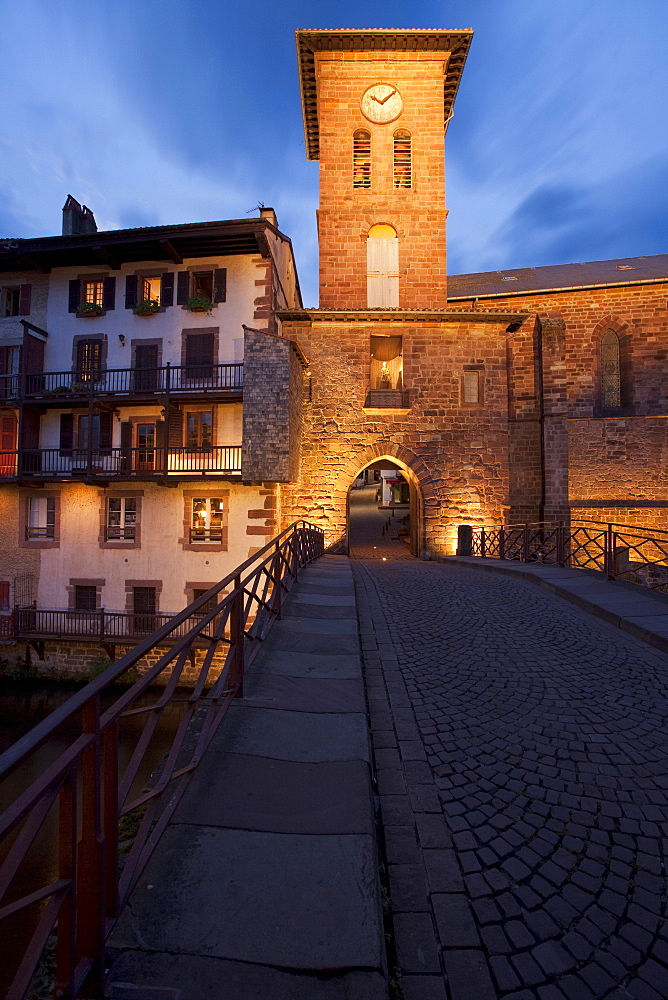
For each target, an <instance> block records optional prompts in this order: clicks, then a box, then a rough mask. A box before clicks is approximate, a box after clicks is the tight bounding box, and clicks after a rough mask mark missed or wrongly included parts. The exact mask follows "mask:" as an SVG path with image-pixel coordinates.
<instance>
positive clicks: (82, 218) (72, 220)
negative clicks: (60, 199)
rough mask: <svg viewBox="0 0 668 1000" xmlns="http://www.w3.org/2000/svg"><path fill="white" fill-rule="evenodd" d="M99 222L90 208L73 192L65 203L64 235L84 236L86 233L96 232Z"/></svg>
mask: <svg viewBox="0 0 668 1000" xmlns="http://www.w3.org/2000/svg"><path fill="white" fill-rule="evenodd" d="M96 232H97V224H96V222H95V216H94V215H93V213H92V212H91V210H90V208H86V206H85V205H84V206H83V208H82V207H81V205H80V204H79V202H78V201H77V200H76V198H73V197H72V195H71V194H68V196H67V201H66V202H65V204H64V205H63V236H83V235H84V234H85V233H96Z"/></svg>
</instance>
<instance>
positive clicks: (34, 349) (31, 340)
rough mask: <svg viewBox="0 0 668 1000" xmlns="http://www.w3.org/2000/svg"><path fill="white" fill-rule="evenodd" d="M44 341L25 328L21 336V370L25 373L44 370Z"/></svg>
mask: <svg viewBox="0 0 668 1000" xmlns="http://www.w3.org/2000/svg"><path fill="white" fill-rule="evenodd" d="M44 346H45V345H44V341H43V340H40V338H39V337H33V336H32V335H31V333H30V331H29V330H27V329H26V331H25V335H24V337H23V370H24V372H26V373H27V374H31V373H33V372H43V371H44ZM33 384H34V383H33Z"/></svg>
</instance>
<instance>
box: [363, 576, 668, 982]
mask: <svg viewBox="0 0 668 1000" xmlns="http://www.w3.org/2000/svg"><path fill="white" fill-rule="evenodd" d="M489 562H490V563H491V561H489ZM352 566H353V570H354V575H355V580H356V587H357V596H358V613H359V617H360V635H361V641H362V650H363V657H364V662H365V675H366V681H367V692H368V701H369V709H370V721H371V730H372V740H373V746H374V757H375V764H376V769H377V779H378V789H379V793H380V806H381V815H382V821H383V829H384V838H385V852H386V857H387V862H388V870H389V885H390V897H391V904H392V909H393V921H394V935H395V940H396V950H397V955H398V960H399V966H400V969H401V975H402V988H403V996H404V1000H498V998H503V1000H603V998H606V1000H666V998H668V925H667V923H666V888H667V886H666V867H665V866H666V861H667V855H668V759H667V754H666V736H667V735H668V656H667V655H666V653H665V652H663V649H662V648H656V647H660V646H661V642H662V641H663V636H664V634H666V633H665V631H664V630H665V626H664V623H665V621H666V618H665V607H666V605H665V603H664V602H662V601H661V600H660V599H657V598H654V597H652V596H651V595H649V594H647V593H645V592H643V591H641V590H640V588H638V589H637V590H629V589H628V588H626V587H623V586H621V585H618V584H614V583H606V582H604V581H601V580H600V579H596V578H592V577H589V576H588V575H587V574H582V573H580V572H579V571H574V572H573V571H568V570H559V569H556V568H547V567H534V568H533V569H531V568H530V567H517V564H515V566H514V567H513V565H512V564H511V565H508V564H506V565H505V566H499V565H498V564H496V565H495V566H494V565H488V566H487V567H486V570H487V571H483V567H481V566H480V562H479V561H478V560H475V561H474V560H469V561H464V563H463V564H462V561H461V560H460V561H458V562H457V561H455V560H452V561H450V562H449V563H447V564H444V563H434V562H432V563H425V562H419V561H417V560H412V561H406V560H397V561H392V560H389V559H388V560H387V561H385V562H383V561H378V560H377V559H357V560H353V562H352ZM508 571H510V572H508ZM527 571H529V573H530V574H531V575H530V576H526V575H525V574H526V573H527ZM514 574H519V575H514ZM536 582H538V583H539V584H540V585H539V586H536V585H535V584H536ZM591 612H593V614H592V613H591ZM595 616H598V617H595ZM603 619H607V620H603ZM619 626H621V627H619ZM623 629H624V630H623ZM632 633H634V634H632ZM639 635H642V636H643V637H644V638H645V639H647V640H648V641H649V642H650V643H652V645H648V644H646V643H645V642H642V641H640V640H639V639H638V638H637V637H636V636H639Z"/></svg>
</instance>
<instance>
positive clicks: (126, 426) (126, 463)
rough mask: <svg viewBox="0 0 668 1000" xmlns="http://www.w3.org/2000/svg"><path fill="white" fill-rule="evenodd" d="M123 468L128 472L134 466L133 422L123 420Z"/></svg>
mask: <svg viewBox="0 0 668 1000" xmlns="http://www.w3.org/2000/svg"><path fill="white" fill-rule="evenodd" d="M121 468H122V469H124V470H125V471H126V472H127V471H129V470H130V469H131V468H132V424H131V423H130V421H129V420H123V421H121Z"/></svg>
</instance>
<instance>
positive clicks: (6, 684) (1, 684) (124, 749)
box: [0, 678, 181, 996]
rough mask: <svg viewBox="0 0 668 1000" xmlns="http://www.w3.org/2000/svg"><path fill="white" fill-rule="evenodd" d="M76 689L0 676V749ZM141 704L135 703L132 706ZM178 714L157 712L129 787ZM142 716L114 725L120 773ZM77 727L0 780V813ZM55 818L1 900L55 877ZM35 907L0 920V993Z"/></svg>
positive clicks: (145, 771)
mask: <svg viewBox="0 0 668 1000" xmlns="http://www.w3.org/2000/svg"><path fill="white" fill-rule="evenodd" d="M75 690H76V688H74V687H72V686H70V685H66V686H62V685H61V686H56V685H48V684H41V683H39V682H35V683H31V684H27V683H24V682H20V683H15V682H12V681H11V680H8V679H5V678H2V679H0V753H2V752H4V751H5V750H6V749H7V748H8V747H9V746H11V745H12V743H14V742H15V741H16V740H17V739H19V737H21V736H23V735H24V734H25V733H26V732H28V731H29V730H30V729H31V728H32V727H33V726H35V725H37V723H38V722H41V720H42V719H44V718H46V716H47V715H49V714H50V713H51V712H53V710H54V709H55V708H57V707H58V706H59V705H62V703H63V702H64V701H66V700H67V698H69V697H71V695H72V694H73V693H74V691H75ZM119 694H120V689H116V691H115V692H113V693H112V694H110V695H109V696H108V698H107V702H106V704H104V705H103V709H104V708H106V707H108V705H109V704H112V703H113V701H114V700H115V699H116V698H117V697H118V695H119ZM155 699H156V693H155V692H153V693H148V694H147V695H146V696H145V697H144V699H143V703H144V704H150V703H151V702H153V701H155ZM139 704H142V701H140V702H137V703H136V705H135V706H133V707H137V706H138V705H139ZM180 716H181V707H180V705H178V704H177V705H174V706H168V707H167V708H166V709H165V711H164V712H163V715H162V717H161V721H160V724H159V726H158V727H157V730H156V734H155V736H154V738H153V740H152V741H151V744H150V745H149V748H148V751H147V754H146V756H145V759H144V765H143V767H142V769H141V771H140V773H139V775H138V777H137V781H136V782H135V786H134V789H133V791H134V792H137V791H139V790H140V789H141V788H142V787H143V786H144V785H145V784H146V782H147V781H148V779H149V778H150V776H151V774H152V773H153V771H154V770H155V768H156V767H157V766H158V764H159V763H160V761H161V760H162V759H163V757H164V755H165V753H166V752H167V751H168V749H169V747H170V745H171V742H172V740H173V737H174V734H175V732H176V729H177V727H178V723H179V719H180ZM145 720H146V716H143V715H140V716H133V717H131V718H130V719H125V720H123V721H122V723H121V727H120V730H121V731H120V743H119V761H120V769H121V773H122V772H123V770H124V769H125V766H126V764H127V763H128V761H129V759H130V756H131V754H132V751H133V749H134V747H135V744H136V742H137V740H138V739H139V736H140V734H141V730H142V728H143V725H144V722H145ZM79 732H80V730H79V729H78V727H77V726H76V725H72V726H70V727H63V728H62V729H61V730H59V731H58V733H57V735H55V736H54V737H53V738H52V739H50V740H49V741H48V742H47V743H45V744H44V745H43V746H42V747H41V748H40V749H39V750H38V751H37V753H35V754H34V755H33V756H32V757H31V758H30V760H28V761H26V762H25V763H24V764H23V765H21V766H20V767H19V768H17V770H16V771H15V772H14V773H13V774H12V775H10V776H9V778H7V779H6V780H5V781H4V782H2V783H1V784H0V814H1V813H2V812H3V811H4V810H5V809H6V808H7V806H8V805H9V804H10V803H11V802H12V801H13V800H14V799H15V798H16V797H17V796H18V795H19V794H21V792H22V791H24V790H25V789H26V788H28V787H29V785H30V784H31V783H32V782H33V781H34V780H35V779H36V778H37V777H39V775H40V774H42V773H43V772H44V770H45V769H46V768H47V767H48V766H49V765H50V764H51V763H52V762H53V761H54V760H56V759H57V758H58V756H59V755H60V754H61V753H62V752H63V751H64V750H65V749H66V747H67V746H68V745H69V744H70V743H71V741H72V740H73V739H74V738H76V736H77V735H78V734H79ZM57 836H58V817H57V808H54V809H52V810H51V813H50V814H49V816H48V817H47V820H46V822H45V823H44V825H43V827H42V831H41V833H40V834H39V836H38V837H37V838H36V840H35V843H34V845H33V848H32V849H31V851H30V854H29V856H28V858H27V859H26V862H24V865H23V867H22V868H21V869H19V872H18V873H17V876H16V878H15V879H14V881H13V883H12V887H11V890H10V891H9V892H8V894H7V897H6V900H5V902H11V900H13V899H16V898H20V897H21V896H22V895H23V894H24V893H26V892H30V891H32V890H34V889H36V888H38V887H39V886H43V885H47V884H48V883H49V882H51V881H52V880H55V879H56V878H57V877H58V868H57V864H58V851H57ZM5 854H6V847H5V848H4V849H3V846H2V845H0V862H1V861H2V860H3V858H4V856H5ZM38 909H39V908H38V907H32V908H31V909H30V910H28V911H24V913H23V914H21V915H19V916H17V917H16V918H10V919H9V920H7V921H3V922H2V924H0V941H2V946H1V950H2V954H3V958H2V961H0V996H4V993H5V990H6V988H7V985H8V983H9V982H10V981H11V974H13V972H12V969H14V968H15V960H13V957H14V958H15V957H16V955H18V954H20V953H21V952H22V951H23V947H24V946H25V944H26V942H27V941H28V940H29V939H30V936H31V934H32V932H33V930H34V927H35V926H36V921H37V920H38V919H39V912H38Z"/></svg>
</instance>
